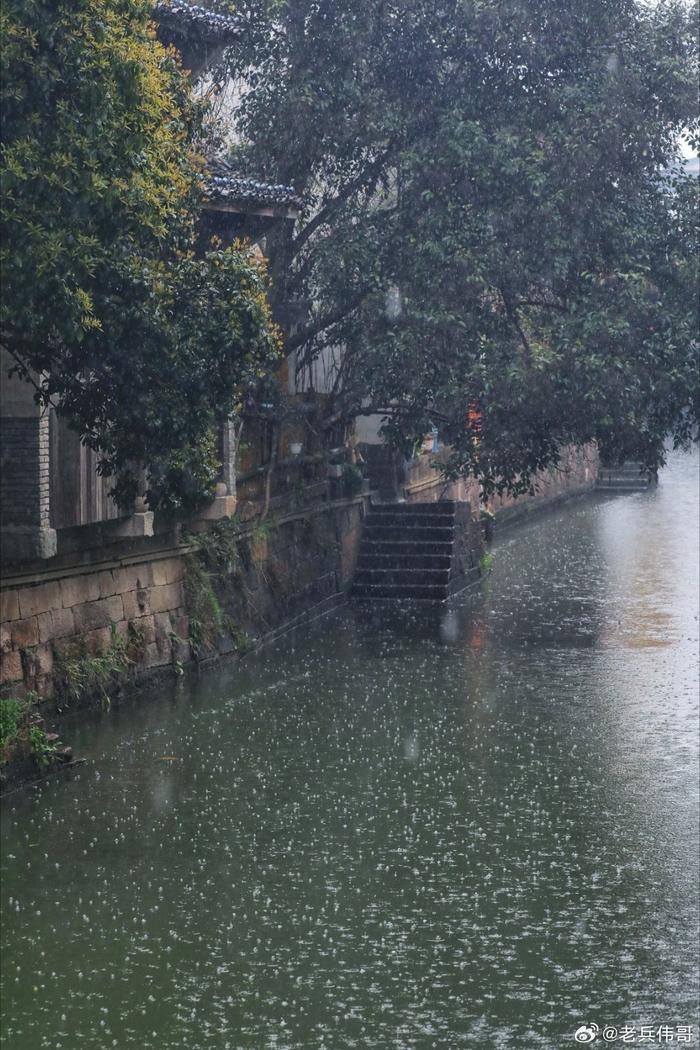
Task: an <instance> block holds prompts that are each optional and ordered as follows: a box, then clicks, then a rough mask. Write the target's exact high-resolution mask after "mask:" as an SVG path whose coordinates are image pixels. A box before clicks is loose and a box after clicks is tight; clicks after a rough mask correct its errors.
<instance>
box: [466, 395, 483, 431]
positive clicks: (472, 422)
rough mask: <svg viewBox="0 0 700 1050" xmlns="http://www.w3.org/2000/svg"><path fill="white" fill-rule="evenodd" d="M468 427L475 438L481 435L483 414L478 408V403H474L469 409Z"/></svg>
mask: <svg viewBox="0 0 700 1050" xmlns="http://www.w3.org/2000/svg"><path fill="white" fill-rule="evenodd" d="M467 427H468V429H469V431H470V432H471V433H472V434H474V436H475V437H478V436H479V434H480V433H481V412H480V411H479V409H478V408H477V404H476V401H472V402H471V404H470V405H469V407H468V408H467Z"/></svg>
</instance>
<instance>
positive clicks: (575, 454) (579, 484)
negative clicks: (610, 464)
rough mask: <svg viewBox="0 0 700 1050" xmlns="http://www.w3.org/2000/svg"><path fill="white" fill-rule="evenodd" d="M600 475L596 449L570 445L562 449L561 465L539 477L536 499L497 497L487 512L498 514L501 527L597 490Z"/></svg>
mask: <svg viewBox="0 0 700 1050" xmlns="http://www.w3.org/2000/svg"><path fill="white" fill-rule="evenodd" d="M597 476H598V451H597V449H596V448H595V446H594V445H586V446H585V447H583V448H577V447H574V446H567V447H566V448H564V449H563V450H562V453H561V459H560V461H559V464H558V466H556V467H553V468H552V469H551V470H546V471H543V472H542V473H541V474H539V475H538V477H537V491H536V492H535V494H534V496H530V495H525V496H518V497H514V496H494V497H493V498H492V499H490V500H489V502H488V505H487V509H488V510H489V511H491V513H492V514H494V515H495V517H496V524H497V526H499V527H502V526H504V525H506V524H510V523H513V522H515V521H517V520H518V519H519V518H521V517H524V516H526V515H529V514H532V513H534V512H536V511H538V510H543V509H545V508H546V507H550V506H552V505H554V504H556V503H559V502H561V501H563V500H566V499H569V498H570V497H571V496H576V495H580V494H581V493H583V492H586V491H588V490H589V489H592V488H594V486H595V483H596V478H597Z"/></svg>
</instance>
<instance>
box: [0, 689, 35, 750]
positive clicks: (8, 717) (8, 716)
mask: <svg viewBox="0 0 700 1050" xmlns="http://www.w3.org/2000/svg"><path fill="white" fill-rule="evenodd" d="M27 708H28V705H27V703H26V701H24V700H18V699H17V698H16V697H14V696H9V697H2V698H0V751H4V750H5V748H6V747H7V746H8V744H11V743H12V741H13V740H14V739H15V738H16V736H17V732H18V730H19V727H20V725H21V723H22V719H23V718H24V717H25V715H26V712H27Z"/></svg>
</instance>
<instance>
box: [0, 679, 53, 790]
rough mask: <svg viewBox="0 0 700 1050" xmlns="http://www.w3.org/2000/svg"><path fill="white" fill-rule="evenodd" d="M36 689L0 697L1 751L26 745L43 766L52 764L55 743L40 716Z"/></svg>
mask: <svg viewBox="0 0 700 1050" xmlns="http://www.w3.org/2000/svg"><path fill="white" fill-rule="evenodd" d="M38 699H39V697H38V695H37V694H36V693H34V692H30V693H27V695H26V696H24V697H21V698H19V697H14V696H9V697H3V698H2V699H0V754H2V753H5V752H7V751H11V750H13V749H15V748H20V749H22V748H26V749H27V750H28V752H29V754H30V755H31V756H32V758H33V759H34V761H35V762H36V764H37V766H38V768H39V769H40V770H42V771H43V770H44V769H46V768H47V766H49V765H50V763H51V759H52V757H53V755H54V753H55V750H56V747H55V745H54V744H53V743H51V742H50V741H49V739H48V737H47V735H46V732H45V730H44V728H43V726H42V724H41V722H40V720H38V715H37V713H36V702H37V700H38Z"/></svg>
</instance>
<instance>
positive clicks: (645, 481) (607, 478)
mask: <svg viewBox="0 0 700 1050" xmlns="http://www.w3.org/2000/svg"><path fill="white" fill-rule="evenodd" d="M652 484H653V481H652V479H650V477H649V475H648V474H647V473H646V472H645V471H644V468H643V467H642V464H641V463H634V462H629V461H628V462H626V463H621V464H619V465H615V466H605V465H602V466H600V467H599V468H598V479H597V482H596V488H597V489H599V490H602V491H604V492H646V490H647V489H648V488H650V486H651V485H652Z"/></svg>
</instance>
